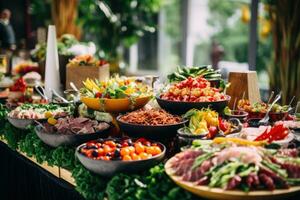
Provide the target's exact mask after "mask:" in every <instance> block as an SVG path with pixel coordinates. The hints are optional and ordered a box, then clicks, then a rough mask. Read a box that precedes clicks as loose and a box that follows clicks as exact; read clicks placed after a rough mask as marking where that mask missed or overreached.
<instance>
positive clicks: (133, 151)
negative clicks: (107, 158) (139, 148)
mask: <svg viewBox="0 0 300 200" xmlns="http://www.w3.org/2000/svg"><path fill="white" fill-rule="evenodd" d="M127 149H128V150H129V152H130V153H135V148H134V147H133V146H129V147H127Z"/></svg>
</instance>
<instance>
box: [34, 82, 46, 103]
mask: <svg viewBox="0 0 300 200" xmlns="http://www.w3.org/2000/svg"><path fill="white" fill-rule="evenodd" d="M34 88H35V90H36V91H37V93H39V95H41V97H43V98H44V99H45V100H46V101H48V100H49V99H48V97H47V96H46V95H45V94H46V91H45V89H44V88H43V87H42V86H39V85H36V86H35V87H34Z"/></svg>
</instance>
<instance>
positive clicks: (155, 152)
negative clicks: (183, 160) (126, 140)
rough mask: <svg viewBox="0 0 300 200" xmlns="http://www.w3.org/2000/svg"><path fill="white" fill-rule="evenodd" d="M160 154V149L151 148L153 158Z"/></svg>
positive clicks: (156, 147)
mask: <svg viewBox="0 0 300 200" xmlns="http://www.w3.org/2000/svg"><path fill="white" fill-rule="evenodd" d="M160 153H161V149H160V148H159V147H158V146H155V147H153V154H152V155H153V156H154V155H158V154H160Z"/></svg>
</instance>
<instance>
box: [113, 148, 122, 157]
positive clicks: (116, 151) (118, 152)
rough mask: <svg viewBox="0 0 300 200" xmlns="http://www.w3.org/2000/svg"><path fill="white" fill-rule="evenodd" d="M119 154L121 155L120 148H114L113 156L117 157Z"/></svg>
mask: <svg viewBox="0 0 300 200" xmlns="http://www.w3.org/2000/svg"><path fill="white" fill-rule="evenodd" d="M120 155H121V153H120V149H116V150H115V153H114V156H115V157H119V156H120Z"/></svg>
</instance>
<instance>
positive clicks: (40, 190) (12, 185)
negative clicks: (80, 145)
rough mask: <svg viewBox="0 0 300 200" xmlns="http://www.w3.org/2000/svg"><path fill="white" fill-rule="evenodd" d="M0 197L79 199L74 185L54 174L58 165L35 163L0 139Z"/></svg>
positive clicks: (16, 198) (23, 199)
mask: <svg viewBox="0 0 300 200" xmlns="http://www.w3.org/2000/svg"><path fill="white" fill-rule="evenodd" d="M0 156H1V158H2V161H3V162H2V163H1V165H0V173H1V179H0V187H1V190H0V196H1V199H14V200H18V199H22V200H26V199H43V200H48V199H49V200H50V199H65V200H67V199H73V200H74V199H78V200H79V199H83V198H82V196H81V195H80V194H78V192H76V191H75V189H74V186H73V185H71V184H70V183H68V182H66V181H64V180H63V179H62V178H60V177H58V176H59V174H58V173H57V175H58V176H56V175H54V173H56V172H55V169H56V170H57V172H59V170H58V169H59V168H58V167H52V168H49V167H48V168H47V166H46V165H45V166H39V165H37V163H34V162H33V161H32V159H29V158H28V157H25V156H24V155H21V154H20V153H18V152H17V151H13V150H11V149H10V148H9V147H8V146H7V144H5V143H4V142H3V141H1V142H0Z"/></svg>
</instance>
